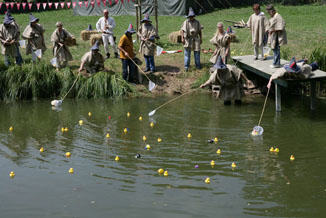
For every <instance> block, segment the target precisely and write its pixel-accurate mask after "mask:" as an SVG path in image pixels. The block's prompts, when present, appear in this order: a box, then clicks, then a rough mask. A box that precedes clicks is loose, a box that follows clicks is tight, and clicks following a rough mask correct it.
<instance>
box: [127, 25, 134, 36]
mask: <svg viewBox="0 0 326 218" xmlns="http://www.w3.org/2000/svg"><path fill="white" fill-rule="evenodd" d="M125 33H131V34H133V33H136V31H135V30H134V27H133V26H132V24H129V27H128V29H127V31H126V32H125Z"/></svg>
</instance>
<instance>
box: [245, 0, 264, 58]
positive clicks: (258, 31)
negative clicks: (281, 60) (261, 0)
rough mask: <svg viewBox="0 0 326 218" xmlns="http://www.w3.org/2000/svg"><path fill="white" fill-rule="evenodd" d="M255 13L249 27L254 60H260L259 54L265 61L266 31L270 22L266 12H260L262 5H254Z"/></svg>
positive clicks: (250, 19) (250, 18) (248, 24)
mask: <svg viewBox="0 0 326 218" xmlns="http://www.w3.org/2000/svg"><path fill="white" fill-rule="evenodd" d="M252 9H253V11H254V13H253V14H252V15H251V16H250V17H249V20H248V22H247V27H248V28H250V30H251V37H252V44H253V45H254V56H255V57H254V60H258V56H259V52H260V53H261V60H265V59H266V58H265V56H264V49H263V48H264V45H265V44H266V43H267V36H266V31H267V28H268V20H267V18H266V17H265V14H264V12H261V11H260V5H259V4H254V5H253V7H252Z"/></svg>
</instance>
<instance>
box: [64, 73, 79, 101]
mask: <svg viewBox="0 0 326 218" xmlns="http://www.w3.org/2000/svg"><path fill="white" fill-rule="evenodd" d="M79 75H80V73H78V76H77V78H76V79H75V81H74V83H73V84H72V86H71V87H70V89H69V90H68V92H67V93H66V94H65V95H64V96H63V98H61V100H62V101H63V100H64V99H65V98H66V97H67V95H68V94H69V93H70V91H71V90H72V88H73V87H74V86H75V84H76V82H77V80H78V79H79Z"/></svg>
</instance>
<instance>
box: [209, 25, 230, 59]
mask: <svg viewBox="0 0 326 218" xmlns="http://www.w3.org/2000/svg"><path fill="white" fill-rule="evenodd" d="M210 43H212V44H213V45H215V46H216V49H215V51H214V53H213V55H212V57H211V59H210V60H209V61H210V62H211V63H212V64H216V61H217V58H218V57H219V56H221V57H222V60H223V62H224V63H225V64H227V63H228V60H229V58H230V53H231V52H230V44H231V36H230V35H229V34H228V33H227V32H226V31H225V30H224V25H223V23H222V22H219V23H218V24H217V31H216V33H215V35H214V37H213V38H212V39H211V40H210Z"/></svg>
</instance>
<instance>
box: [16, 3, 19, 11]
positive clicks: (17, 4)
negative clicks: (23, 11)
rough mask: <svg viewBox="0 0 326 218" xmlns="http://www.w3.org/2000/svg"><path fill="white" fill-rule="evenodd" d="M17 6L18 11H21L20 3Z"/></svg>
mask: <svg viewBox="0 0 326 218" xmlns="http://www.w3.org/2000/svg"><path fill="white" fill-rule="evenodd" d="M16 6H17V9H18V10H19V9H20V2H17V3H16Z"/></svg>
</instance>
